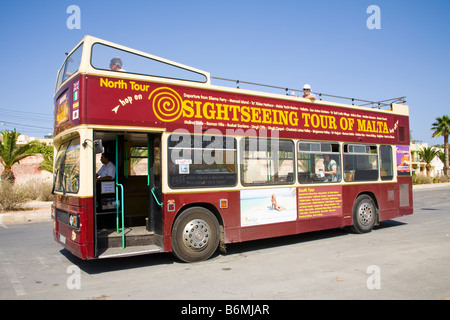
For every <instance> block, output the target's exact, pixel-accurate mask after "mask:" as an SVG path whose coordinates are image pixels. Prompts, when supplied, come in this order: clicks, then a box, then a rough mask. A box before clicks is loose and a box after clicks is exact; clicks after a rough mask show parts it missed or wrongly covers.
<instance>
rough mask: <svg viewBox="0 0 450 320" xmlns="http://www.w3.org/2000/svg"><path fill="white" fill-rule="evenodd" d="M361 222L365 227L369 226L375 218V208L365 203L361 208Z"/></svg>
mask: <svg viewBox="0 0 450 320" xmlns="http://www.w3.org/2000/svg"><path fill="white" fill-rule="evenodd" d="M358 216H359V221H360V222H361V224H363V225H369V224H370V223H371V221H372V217H373V208H372V206H370V205H369V204H367V203H364V204H362V205H361V207H360V208H359V215H358Z"/></svg>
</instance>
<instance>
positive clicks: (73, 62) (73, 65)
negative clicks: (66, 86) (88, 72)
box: [56, 44, 83, 88]
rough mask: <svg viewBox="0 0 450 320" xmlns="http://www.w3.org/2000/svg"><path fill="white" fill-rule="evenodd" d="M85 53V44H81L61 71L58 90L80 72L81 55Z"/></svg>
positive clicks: (68, 58)
mask: <svg viewBox="0 0 450 320" xmlns="http://www.w3.org/2000/svg"><path fill="white" fill-rule="evenodd" d="M82 52H83V44H81V45H80V46H79V47H78V48H77V49H76V50H75V51H74V52H72V54H71V55H70V56H68V57H67V58H66V60H65V61H64V64H63V66H62V67H61V69H59V74H58V81H57V83H56V88H59V86H60V85H61V84H62V83H63V82H64V81H66V80H67V79H68V78H69V77H70V76H72V75H73V74H75V73H76V72H77V71H78V68H79V67H80V63H81V54H82Z"/></svg>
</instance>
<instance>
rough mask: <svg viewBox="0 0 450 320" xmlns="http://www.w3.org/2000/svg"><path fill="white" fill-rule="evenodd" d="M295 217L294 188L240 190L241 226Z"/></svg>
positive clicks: (288, 219) (292, 219)
mask: <svg viewBox="0 0 450 320" xmlns="http://www.w3.org/2000/svg"><path fill="white" fill-rule="evenodd" d="M296 218H297V206H296V189H295V188H280V189H271V190H267V189H257V190H242V191H241V226H242V227H246V226H256V225H261V224H269V223H277V222H286V221H294V220H295V219H296Z"/></svg>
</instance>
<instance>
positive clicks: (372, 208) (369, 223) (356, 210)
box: [350, 194, 377, 233]
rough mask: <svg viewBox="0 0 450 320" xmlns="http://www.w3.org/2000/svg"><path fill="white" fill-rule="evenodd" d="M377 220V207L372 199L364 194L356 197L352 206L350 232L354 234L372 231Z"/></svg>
mask: <svg viewBox="0 0 450 320" xmlns="http://www.w3.org/2000/svg"><path fill="white" fill-rule="evenodd" d="M376 220H377V207H376V205H375V203H374V202H373V200H372V198H371V197H370V196H368V195H366V194H363V195H360V196H358V198H356V201H355V204H354V205H353V226H352V227H350V230H351V231H353V232H355V233H367V232H370V231H372V229H373V227H374V226H375V222H376Z"/></svg>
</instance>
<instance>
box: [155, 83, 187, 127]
mask: <svg viewBox="0 0 450 320" xmlns="http://www.w3.org/2000/svg"><path fill="white" fill-rule="evenodd" d="M148 99H149V100H151V103H152V106H153V112H154V113H155V115H156V117H157V118H158V119H159V120H161V121H164V122H172V121H175V120H177V119H178V118H179V117H180V116H181V113H182V112H183V99H181V97H180V95H179V94H178V92H176V91H175V90H173V89H170V88H168V87H161V88H158V89H155V90H153V91H152V92H151V93H150V95H149V97H148Z"/></svg>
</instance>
